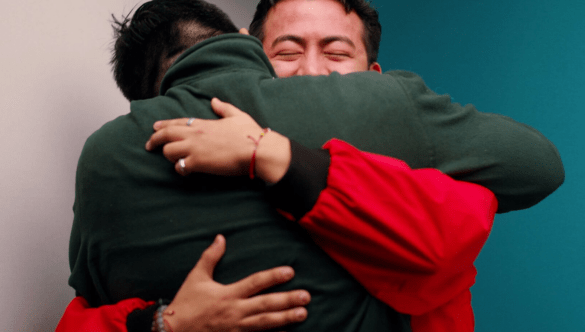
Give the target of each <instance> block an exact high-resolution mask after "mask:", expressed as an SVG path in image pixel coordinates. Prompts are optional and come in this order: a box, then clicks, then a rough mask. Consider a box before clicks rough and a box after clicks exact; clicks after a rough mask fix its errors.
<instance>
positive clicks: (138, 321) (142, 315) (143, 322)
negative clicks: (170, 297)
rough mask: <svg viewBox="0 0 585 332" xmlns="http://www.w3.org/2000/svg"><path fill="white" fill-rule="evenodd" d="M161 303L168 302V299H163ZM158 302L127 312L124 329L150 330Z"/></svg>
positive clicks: (129, 330)
mask: <svg viewBox="0 0 585 332" xmlns="http://www.w3.org/2000/svg"><path fill="white" fill-rule="evenodd" d="M163 304H167V305H168V304H169V301H163ZM159 306H160V303H155V304H153V305H151V306H150V307H146V308H144V309H136V310H134V311H132V312H131V313H130V314H128V318H127V319H126V329H127V330H128V332H148V331H152V319H153V317H154V312H155V311H156V309H158V307H159Z"/></svg>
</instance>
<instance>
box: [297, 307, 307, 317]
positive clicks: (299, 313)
mask: <svg viewBox="0 0 585 332" xmlns="http://www.w3.org/2000/svg"><path fill="white" fill-rule="evenodd" d="M295 316H296V317H297V318H298V319H304V318H305V317H307V309H305V308H298V309H295Z"/></svg>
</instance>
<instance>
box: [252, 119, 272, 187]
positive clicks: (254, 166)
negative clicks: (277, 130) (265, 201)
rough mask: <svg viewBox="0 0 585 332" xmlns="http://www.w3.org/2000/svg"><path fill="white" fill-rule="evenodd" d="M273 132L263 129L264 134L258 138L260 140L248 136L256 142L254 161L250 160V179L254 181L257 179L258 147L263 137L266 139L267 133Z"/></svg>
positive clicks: (253, 153)
mask: <svg viewBox="0 0 585 332" xmlns="http://www.w3.org/2000/svg"><path fill="white" fill-rule="evenodd" d="M270 131H271V130H270V128H264V129H262V133H261V134H260V137H258V139H257V140H256V139H254V137H252V136H250V135H248V138H249V139H251V140H252V141H253V142H254V152H252V159H251V160H250V179H251V180H254V177H255V171H256V150H257V149H258V145H259V144H260V140H261V139H262V137H264V136H265V135H266V134H267V133H269V132H270Z"/></svg>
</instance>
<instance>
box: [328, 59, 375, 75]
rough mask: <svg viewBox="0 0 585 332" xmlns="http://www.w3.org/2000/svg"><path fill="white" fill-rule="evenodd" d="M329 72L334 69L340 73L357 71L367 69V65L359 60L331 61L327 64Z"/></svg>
mask: <svg viewBox="0 0 585 332" xmlns="http://www.w3.org/2000/svg"><path fill="white" fill-rule="evenodd" d="M329 68H330V72H333V71H336V72H338V73H340V74H342V75H343V74H349V73H355V72H359V71H365V70H367V69H368V68H367V65H365V66H364V65H362V63H361V62H359V61H341V62H332V63H330V64H329Z"/></svg>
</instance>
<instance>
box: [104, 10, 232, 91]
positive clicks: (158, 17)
mask: <svg viewBox="0 0 585 332" xmlns="http://www.w3.org/2000/svg"><path fill="white" fill-rule="evenodd" d="M112 17H113V22H112V28H113V29H114V38H115V41H114V47H113V50H112V60H111V64H112V71H113V73H114V79H115V80H116V83H117V85H118V87H119V88H120V90H122V93H123V94H124V96H125V97H126V98H127V99H128V100H130V101H132V100H137V99H146V98H151V97H155V96H157V95H158V86H159V84H160V79H161V78H162V75H163V74H164V72H166V70H167V69H168V68H163V66H161V59H162V57H163V56H166V57H170V56H172V55H173V54H177V53H178V52H182V51H184V50H185V47H184V46H183V47H179V44H180V39H181V23H188V24H189V25H190V26H194V27H195V28H196V30H197V31H196V37H194V38H191V39H189V43H190V45H187V47H190V46H193V45H195V44H196V43H198V42H201V41H203V40H205V39H207V38H210V37H212V36H216V35H220V34H224V33H232V32H238V29H237V28H236V27H235V25H234V24H233V22H232V21H231V20H230V18H229V17H228V16H227V14H225V13H224V12H223V11H222V10H220V9H219V8H218V7H217V6H215V5H213V4H210V3H207V2H205V1H202V0H152V1H149V2H146V3H144V4H143V5H141V6H140V7H139V8H138V9H137V10H136V11H135V13H134V15H133V16H132V18H130V14H128V15H127V16H125V17H123V18H122V19H121V20H118V19H116V17H115V16H114V15H112ZM178 47H179V48H178Z"/></svg>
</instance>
